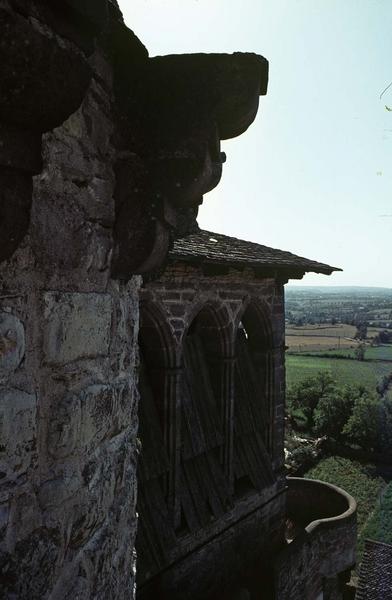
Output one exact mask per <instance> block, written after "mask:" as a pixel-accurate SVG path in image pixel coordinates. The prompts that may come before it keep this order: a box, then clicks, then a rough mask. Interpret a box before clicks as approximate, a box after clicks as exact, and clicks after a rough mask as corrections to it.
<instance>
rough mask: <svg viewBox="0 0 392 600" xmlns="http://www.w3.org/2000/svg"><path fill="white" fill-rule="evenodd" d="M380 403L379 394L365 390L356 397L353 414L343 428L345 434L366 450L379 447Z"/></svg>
mask: <svg viewBox="0 0 392 600" xmlns="http://www.w3.org/2000/svg"><path fill="white" fill-rule="evenodd" d="M380 405H381V402H380V399H379V398H378V396H377V394H375V393H372V392H369V391H368V390H364V392H363V394H361V396H360V397H359V398H356V400H355V403H354V407H353V410H352V413H351V416H350V418H349V419H348V421H347V423H346V425H345V426H344V428H343V432H342V433H343V435H345V436H347V439H348V440H349V441H351V442H353V443H354V444H358V445H359V446H361V447H362V448H363V449H364V450H366V449H372V450H377V449H378V448H379V442H380V438H379V436H380Z"/></svg>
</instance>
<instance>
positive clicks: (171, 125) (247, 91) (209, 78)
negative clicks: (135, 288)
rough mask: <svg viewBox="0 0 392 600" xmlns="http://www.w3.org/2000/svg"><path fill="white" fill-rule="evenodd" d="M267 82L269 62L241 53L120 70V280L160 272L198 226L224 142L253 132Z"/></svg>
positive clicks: (116, 266)
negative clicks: (180, 240) (180, 239)
mask: <svg viewBox="0 0 392 600" xmlns="http://www.w3.org/2000/svg"><path fill="white" fill-rule="evenodd" d="M267 81H268V62H267V61H266V60H265V59H264V58H263V57H261V56H257V55H255V54H241V53H235V54H233V55H224V54H194V55H178V56H177V55H173V56H162V57H155V58H149V59H147V58H146V60H145V61H143V62H141V63H139V65H137V67H136V68H133V69H132V70H130V71H128V72H124V70H123V69H118V70H117V71H116V99H117V104H118V107H119V122H118V130H119V136H118V140H117V142H118V146H119V148H120V149H121V151H122V153H121V158H120V159H119V161H118V164H117V173H118V178H117V191H116V226H115V252H114V260H113V273H114V275H115V276H116V277H120V278H125V279H127V278H129V277H130V275H131V274H132V273H135V272H136V273H145V272H147V271H149V270H151V269H156V268H159V266H160V265H161V264H162V262H163V261H164V259H165V256H166V254H167V251H168V248H169V245H170V240H171V239H173V237H174V236H176V235H177V236H178V235H184V234H185V233H186V231H187V230H190V229H191V228H192V227H193V226H194V224H195V216H196V215H197V207H198V206H199V205H200V204H201V202H202V199H203V194H205V193H207V192H208V191H210V190H211V189H213V188H214V187H215V186H216V185H217V184H218V183H219V180H220V178H221V174H222V164H223V162H224V161H225V155H224V154H223V153H222V152H221V149H220V141H221V140H224V139H228V138H232V137H236V136H238V135H240V134H241V133H243V132H244V131H245V130H246V129H247V128H248V127H249V125H250V124H251V123H252V121H253V120H254V118H255V116H256V113H257V109H258V102H259V96H260V95H261V94H265V93H266V88H267ZM127 151H128V153H129V158H128V159H127V160H124V158H123V156H124V153H126V152H127ZM135 214H138V215H141V214H143V218H142V219H139V220H135Z"/></svg>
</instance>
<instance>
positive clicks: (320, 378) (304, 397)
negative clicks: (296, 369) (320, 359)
mask: <svg viewBox="0 0 392 600" xmlns="http://www.w3.org/2000/svg"><path fill="white" fill-rule="evenodd" d="M335 389H336V381H335V380H334V379H333V378H332V376H331V375H330V373H328V372H325V371H320V373H318V374H317V375H316V376H315V377H309V378H307V379H305V380H303V381H301V382H299V383H297V384H296V385H294V386H292V387H291V388H289V390H288V392H287V404H288V407H289V409H291V410H292V409H300V410H302V412H303V413H304V415H305V417H306V420H307V427H308V429H311V428H312V427H313V423H314V421H313V415H314V411H315V410H316V408H317V406H318V403H319V402H320V400H321V398H323V397H324V396H327V395H330V394H333V393H334V391H335Z"/></svg>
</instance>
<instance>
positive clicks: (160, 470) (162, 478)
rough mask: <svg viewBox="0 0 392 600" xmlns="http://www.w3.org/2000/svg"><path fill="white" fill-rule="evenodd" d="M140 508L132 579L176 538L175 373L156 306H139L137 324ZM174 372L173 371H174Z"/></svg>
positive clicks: (143, 576) (160, 559)
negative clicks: (138, 324) (136, 562)
mask: <svg viewBox="0 0 392 600" xmlns="http://www.w3.org/2000/svg"><path fill="white" fill-rule="evenodd" d="M139 348H140V369H139V394H140V397H139V432H138V437H139V439H140V442H141V451H140V456H139V462H138V501H137V512H138V514H139V521H138V534H137V540H136V550H137V554H138V573H137V584H138V586H143V584H144V583H145V582H146V581H147V580H148V579H149V577H150V575H151V574H152V573H155V572H158V571H159V570H160V569H161V568H162V566H163V565H165V564H166V561H167V549H168V548H170V547H171V546H172V545H173V543H174V540H175V537H174V527H173V522H174V512H175V508H174V506H175V500H174V498H175V487H176V483H175V474H176V468H175V461H176V436H177V430H176V427H177V419H176V415H175V412H176V378H175V372H176V371H175V347H174V341H173V338H172V336H171V332H170V329H169V327H168V325H167V324H166V322H165V319H164V317H163V315H162V314H160V312H159V311H158V309H157V308H156V307H151V306H147V307H146V306H144V307H143V306H142V308H141V316H140V330H139ZM173 375H174V377H173Z"/></svg>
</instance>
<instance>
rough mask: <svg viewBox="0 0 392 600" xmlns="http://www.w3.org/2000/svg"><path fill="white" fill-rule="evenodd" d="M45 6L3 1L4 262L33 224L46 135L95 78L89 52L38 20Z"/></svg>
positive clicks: (0, 172) (0, 192) (0, 211)
mask: <svg viewBox="0 0 392 600" xmlns="http://www.w3.org/2000/svg"><path fill="white" fill-rule="evenodd" d="M27 4H28V8H26V7H27ZM41 4H42V6H41V7H40V3H33V2H32V3H25V2H24V3H22V2H19V1H15V2H14V3H12V5H10V4H9V3H6V2H0V30H1V33H2V39H1V43H0V261H1V260H4V259H6V258H9V257H10V256H11V255H12V254H13V252H14V251H15V250H16V248H17V247H18V245H19V243H20V241H21V239H22V238H23V236H24V235H25V233H26V231H27V228H28V225H29V215H30V206H31V195H32V176H33V175H35V174H37V173H39V172H40V170H41V136H42V133H43V132H45V131H48V130H50V129H53V128H54V127H56V126H57V125H60V123H62V122H63V121H64V120H65V119H66V118H67V117H68V116H69V115H70V114H71V113H72V112H74V111H75V110H76V109H77V108H78V106H79V105H80V103H81V101H82V99H83V96H84V94H85V91H86V89H87V86H88V84H89V81H90V77H91V70H90V67H89V65H88V62H87V59H86V55H85V54H84V52H83V51H82V50H80V49H79V48H78V47H77V46H76V45H75V44H73V43H68V44H66V42H65V41H64V40H63V42H62V43H60V41H59V39H58V38H57V37H56V36H55V35H54V34H53V33H52V32H51V30H50V29H49V28H48V27H46V25H45V23H44V22H42V21H39V20H38V18H37V17H39V16H40V15H41V13H42V14H44V13H43V12H42V11H43V9H44V8H45V3H41ZM19 9H20V10H19ZM40 9H41V12H40ZM52 12H53V11H52ZM26 13H28V14H26ZM27 17H29V18H27ZM63 22H65V20H64V19H63Z"/></svg>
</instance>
